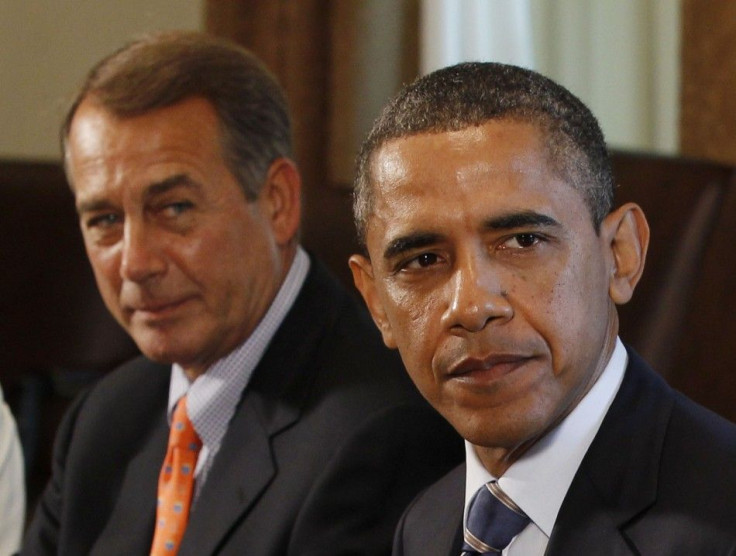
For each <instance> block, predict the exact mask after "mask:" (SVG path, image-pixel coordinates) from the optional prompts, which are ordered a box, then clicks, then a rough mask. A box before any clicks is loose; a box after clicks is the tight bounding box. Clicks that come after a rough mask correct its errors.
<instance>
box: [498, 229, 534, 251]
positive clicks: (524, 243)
mask: <svg viewBox="0 0 736 556" xmlns="http://www.w3.org/2000/svg"><path fill="white" fill-rule="evenodd" d="M541 241H543V239H542V237H540V236H539V235H537V234H533V233H523V234H516V235H513V236H511V237H510V238H509V239H507V240H506V241H504V242H503V243H502V244H501V246H500V248H501V249H529V248H530V247H534V246H535V245H537V244H538V243H540V242H541Z"/></svg>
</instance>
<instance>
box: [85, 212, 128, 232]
mask: <svg viewBox="0 0 736 556" xmlns="http://www.w3.org/2000/svg"><path fill="white" fill-rule="evenodd" d="M118 222H120V216H119V215H117V214H115V213H114V212H107V213H104V214H97V215H95V216H93V217H91V218H89V219H88V220H87V224H86V225H87V228H98V229H106V228H110V227H112V226H114V225H115V224H117V223H118Z"/></svg>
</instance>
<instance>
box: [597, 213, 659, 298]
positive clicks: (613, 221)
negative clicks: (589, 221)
mask: <svg viewBox="0 0 736 556" xmlns="http://www.w3.org/2000/svg"><path fill="white" fill-rule="evenodd" d="M602 233H603V235H604V238H605V240H606V241H608V243H609V247H610V249H611V253H612V255H613V257H612V268H611V278H610V283H609V295H610V297H611V300H613V302H614V303H616V304H617V305H622V304H624V303H627V302H628V301H629V300H630V299H631V296H632V295H633V294H634V289H635V288H636V285H637V284H638V283H639V279H640V278H641V275H642V272H643V271H644V263H645V260H646V255H647V248H648V246H649V224H648V223H647V219H646V217H645V216H644V211H642V209H641V207H640V206H639V205H637V204H634V203H627V204H625V205H623V206H621V207H619V208H618V209H616V210H615V211H613V212H612V213H611V214H609V215H608V216H607V217H606V219H605V220H604V221H603V224H602Z"/></svg>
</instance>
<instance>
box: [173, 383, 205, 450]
mask: <svg viewBox="0 0 736 556" xmlns="http://www.w3.org/2000/svg"><path fill="white" fill-rule="evenodd" d="M169 446H170V447H177V448H184V449H186V450H192V451H194V452H196V451H199V449H200V448H201V447H202V441H201V440H200V439H199V436H198V435H197V431H196V430H194V425H192V422H191V421H190V420H189V414H188V413H187V397H186V396H184V397H183V398H182V399H180V400H179V403H177V404H176V409H175V410H174V414H173V416H172V418H171V433H170V434H169Z"/></svg>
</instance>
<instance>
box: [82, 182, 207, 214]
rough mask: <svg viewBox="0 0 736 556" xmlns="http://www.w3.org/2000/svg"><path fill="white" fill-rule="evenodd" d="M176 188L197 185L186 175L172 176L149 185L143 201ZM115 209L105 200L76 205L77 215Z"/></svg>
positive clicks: (190, 187) (94, 200) (189, 187)
mask: <svg viewBox="0 0 736 556" xmlns="http://www.w3.org/2000/svg"><path fill="white" fill-rule="evenodd" d="M177 187H185V188H188V189H196V188H197V187H198V184H197V182H196V181H194V180H193V179H192V178H191V177H189V176H188V175H187V174H174V175H173V176H169V177H168V178H164V179H163V180H161V181H158V182H154V183H152V184H151V185H149V186H148V187H147V188H146V190H145V192H144V193H143V195H144V199H145V200H149V199H151V198H153V197H156V196H157V195H162V194H164V193H166V192H167V191H171V190H172V189H175V188H177ZM113 208H115V207H114V205H113V204H112V203H110V202H109V201H107V200H106V199H91V200H89V201H84V202H82V203H79V204H78V205H77V213H78V214H84V213H87V212H99V211H105V210H110V209H113Z"/></svg>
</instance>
